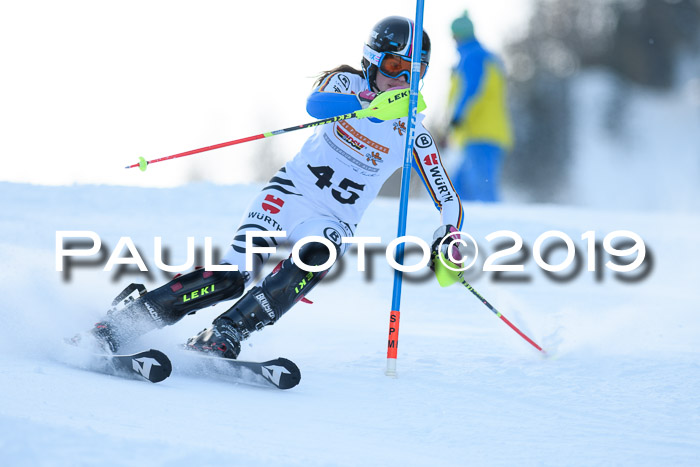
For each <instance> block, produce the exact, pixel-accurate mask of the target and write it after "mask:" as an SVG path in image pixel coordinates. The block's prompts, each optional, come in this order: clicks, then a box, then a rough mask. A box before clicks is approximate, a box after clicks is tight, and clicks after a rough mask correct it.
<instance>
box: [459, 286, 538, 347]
mask: <svg viewBox="0 0 700 467" xmlns="http://www.w3.org/2000/svg"><path fill="white" fill-rule="evenodd" d="M460 276H461V274H460ZM461 284H462V285H463V286H465V287H466V288H467V289H468V290H469V291H470V292H471V293H473V294H474V296H476V297H477V298H478V299H479V300H481V303H483V304H484V305H486V307H487V308H488V309H489V310H491V311H492V312H493V313H494V314H495V315H496V316H498V317H499V318H501V320H502V321H503V322H504V323H506V324H507V325H508V326H510V328H511V329H512V330H513V331H515V332H516V333H518V335H519V336H520V337H522V338H523V339H525V340H526V341H527V342H528V343H529V344H530V345H532V346H533V347H534V348H536V349H537V350H539V351H540V352H542V353H543V354H545V355H546V354H547V352H546V351H544V350H543V349H542V347H540V346H539V345H537V344H536V343H535V341H533V340H532V339H530V338H529V337H527V336H526V335H525V333H524V332H522V331H521V330H520V329H518V328H517V327H516V326H515V325H514V324H513V323H511V322H510V321H509V320H508V318H506V317H505V316H503V314H502V313H501V312H500V311H498V310H497V309H496V308H494V307H493V305H491V304H490V303H489V302H488V300H486V299H485V298H484V297H483V296H482V295H481V294H480V293H479V292H477V291H476V289H475V288H474V287H472V286H471V284H469V283H468V282H467V281H466V280H464V278H462V280H461Z"/></svg>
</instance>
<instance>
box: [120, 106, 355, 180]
mask: <svg viewBox="0 0 700 467" xmlns="http://www.w3.org/2000/svg"><path fill="white" fill-rule="evenodd" d="M358 114H360V112H353V113H349V114H345V115H338V116H335V117H330V118H326V119H323V120H317V121H315V122H309V123H303V124H301V125H297V126H292V127H289V128H284V129H282V130H275V131H270V132H267V133H260V134H259V135H253V136H248V137H246V138H240V139H235V140H233V141H227V142H225V143H219V144H214V145H212V146H206V147H203V148H199V149H192V150H190V151H185V152H181V153H179V154H173V155H172V156H165V157H160V158H158V159H152V160H150V161H147V160H146V159H144V158H143V157H140V158H139V162H138V163H136V164H131V165H127V166H126V168H127V169H131V168H134V167H138V168H139V169H141V171H145V170H146V167H147V166H148V165H149V164H155V163H156V162H163V161H168V160H171V159H177V158H179V157H186V156H191V155H193V154H199V153H201V152H207V151H213V150H214V149H220V148H225V147H227V146H233V145H235V144H241V143H247V142H248V141H255V140H257V139H263V138H269V137H270V136H275V135H281V134H283V133H289V132H292V131H296V130H302V129H304V128H310V127H315V126H319V125H325V124H327V123H333V122H338V121H340V120H347V119H349V118H356V117H361V115H358Z"/></svg>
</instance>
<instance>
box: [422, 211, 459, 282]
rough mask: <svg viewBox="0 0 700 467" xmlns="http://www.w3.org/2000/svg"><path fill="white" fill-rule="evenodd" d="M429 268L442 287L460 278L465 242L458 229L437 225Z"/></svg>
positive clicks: (451, 226)
mask: <svg viewBox="0 0 700 467" xmlns="http://www.w3.org/2000/svg"><path fill="white" fill-rule="evenodd" d="M431 250H432V254H431V259H432V261H431V263H430V269H432V270H433V271H434V272H435V277H436V278H437V281H438V283H439V284H440V286H442V287H447V286H450V285H452V284H454V283H455V282H458V281H459V280H460V279H461V275H462V274H461V273H462V271H460V270H456V271H455V270H454V269H459V268H460V267H461V266H462V263H464V260H465V259H466V244H465V243H464V240H462V239H461V236H460V234H459V230H457V228H456V227H455V226H453V225H450V224H447V225H442V226H440V227H438V229H437V230H436V231H435V233H434V234H433V245H432V248H431Z"/></svg>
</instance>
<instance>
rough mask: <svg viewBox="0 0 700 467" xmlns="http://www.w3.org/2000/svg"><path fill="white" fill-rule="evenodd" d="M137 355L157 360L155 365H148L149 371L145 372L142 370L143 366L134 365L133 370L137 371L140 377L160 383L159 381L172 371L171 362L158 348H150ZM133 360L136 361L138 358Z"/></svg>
mask: <svg viewBox="0 0 700 467" xmlns="http://www.w3.org/2000/svg"><path fill="white" fill-rule="evenodd" d="M137 355H142V356H147V357H148V358H149V359H153V360H155V362H157V364H156V365H150V366H149V371H148V372H147V373H144V371H143V370H142V369H141V368H143V367H141V368H138V367H134V370H135V371H136V372H137V373H139V374H140V375H141V376H142V377H144V378H145V379H147V380H148V381H150V382H151V383H160V382H161V381H164V380H165V379H167V378H168V377H169V376H170V374H171V373H172V372H173V364H172V362H171V361H170V359H169V358H168V356H167V355H165V354H164V353H163V352H161V351H160V350H156V349H150V350H148V351H146V352H142V353H140V354H137ZM135 360H136V361H138V359H135Z"/></svg>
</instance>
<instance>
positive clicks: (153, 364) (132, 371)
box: [98, 349, 173, 383]
mask: <svg viewBox="0 0 700 467" xmlns="http://www.w3.org/2000/svg"><path fill="white" fill-rule="evenodd" d="M98 359H100V360H101V361H102V363H103V364H104V367H105V368H106V369H107V370H106V372H108V373H110V374H114V375H117V376H119V375H123V376H127V377H135V378H137V379H145V380H147V381H150V382H151V383H160V382H161V381H163V380H165V379H166V378H167V377H168V376H170V373H171V372H172V371H173V366H172V363H171V362H170V359H169V358H168V356H167V355H165V354H164V353H163V352H161V351H160V350H155V349H150V350H144V351H143V352H138V353H134V354H129V355H106V354H105V355H98Z"/></svg>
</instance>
